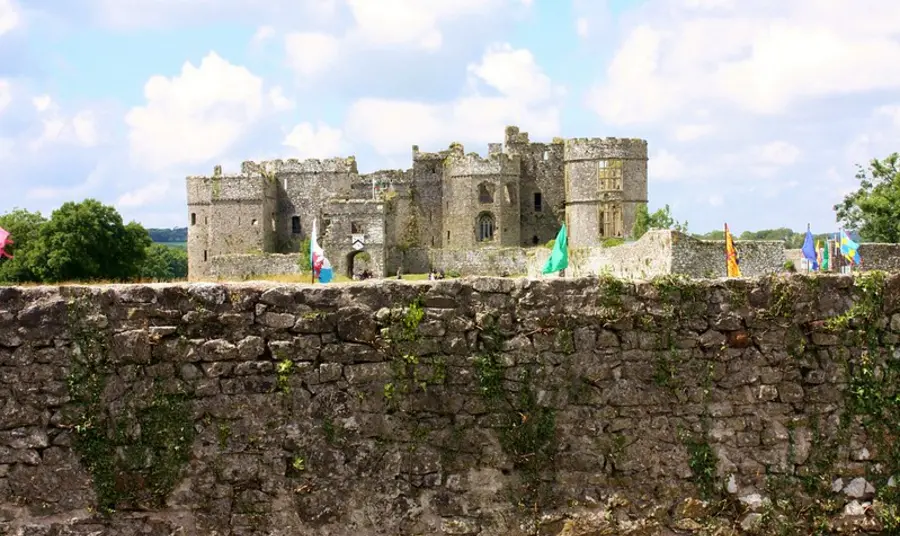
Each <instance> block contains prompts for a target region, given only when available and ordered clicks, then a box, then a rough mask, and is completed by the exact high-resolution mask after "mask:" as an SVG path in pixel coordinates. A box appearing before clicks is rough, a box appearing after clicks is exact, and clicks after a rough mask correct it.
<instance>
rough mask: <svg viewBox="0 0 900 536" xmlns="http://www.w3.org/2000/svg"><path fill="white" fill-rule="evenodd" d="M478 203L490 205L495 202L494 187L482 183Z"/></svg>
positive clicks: (479, 186)
mask: <svg viewBox="0 0 900 536" xmlns="http://www.w3.org/2000/svg"><path fill="white" fill-rule="evenodd" d="M478 202H479V203H481V204H482V205H488V204H490V203H493V202H494V185H493V184H489V183H487V182H482V183H481V184H479V185H478Z"/></svg>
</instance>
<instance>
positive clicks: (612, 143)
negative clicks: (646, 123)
mask: <svg viewBox="0 0 900 536" xmlns="http://www.w3.org/2000/svg"><path fill="white" fill-rule="evenodd" d="M563 163H564V174H565V178H564V181H565V198H566V227H567V228H568V234H569V244H570V245H571V246H573V247H588V246H598V245H600V244H601V243H602V241H603V240H604V239H606V238H624V237H626V236H628V235H630V234H631V227H632V226H633V225H634V216H635V212H636V210H637V207H638V205H639V204H640V203H646V202H647V141H646V140H639V139H624V138H605V139H604V138H591V139H582V138H579V139H569V140H566V142H565V149H564V153H563Z"/></svg>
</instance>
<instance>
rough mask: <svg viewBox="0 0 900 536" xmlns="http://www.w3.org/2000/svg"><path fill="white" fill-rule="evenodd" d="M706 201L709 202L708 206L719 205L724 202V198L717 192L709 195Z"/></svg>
mask: <svg viewBox="0 0 900 536" xmlns="http://www.w3.org/2000/svg"><path fill="white" fill-rule="evenodd" d="M706 201H707V202H708V203H709V204H710V206H713V207H721V206H722V204H723V203H724V202H725V198H724V197H722V196H721V195H719V194H713V195H711V196H709V199H707V200H706Z"/></svg>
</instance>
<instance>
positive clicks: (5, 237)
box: [0, 227, 13, 259]
mask: <svg viewBox="0 0 900 536" xmlns="http://www.w3.org/2000/svg"><path fill="white" fill-rule="evenodd" d="M12 244H13V240H12V238H10V237H9V231H7V230H6V229H4V228H3V227H0V257H6V258H7V259H11V258H13V256H12V255H10V254H9V252H8V251H6V246H10V245H12Z"/></svg>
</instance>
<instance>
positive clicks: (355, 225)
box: [350, 221, 363, 234]
mask: <svg viewBox="0 0 900 536" xmlns="http://www.w3.org/2000/svg"><path fill="white" fill-rule="evenodd" d="M350 232H351V233H353V234H362V233H363V226H362V223H360V222H358V221H351V222H350Z"/></svg>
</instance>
